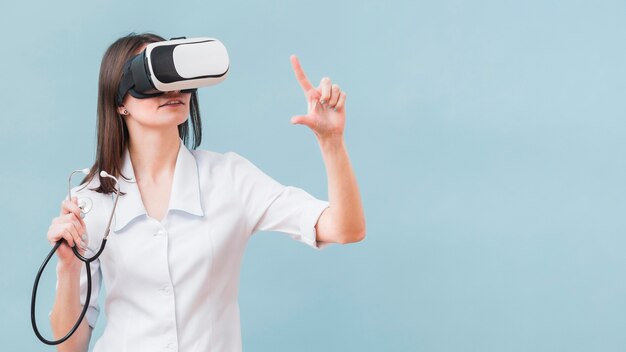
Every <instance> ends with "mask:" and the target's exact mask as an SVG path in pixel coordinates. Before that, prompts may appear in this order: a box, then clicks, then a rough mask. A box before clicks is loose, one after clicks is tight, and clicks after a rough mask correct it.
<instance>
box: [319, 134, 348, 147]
mask: <svg viewBox="0 0 626 352" xmlns="http://www.w3.org/2000/svg"><path fill="white" fill-rule="evenodd" d="M317 141H318V143H319V145H320V147H321V148H322V149H337V148H338V147H343V134H332V135H328V136H322V137H318V138H317Z"/></svg>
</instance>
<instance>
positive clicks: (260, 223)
mask: <svg viewBox="0 0 626 352" xmlns="http://www.w3.org/2000/svg"><path fill="white" fill-rule="evenodd" d="M225 155H226V156H227V157H228V159H229V162H230V167H231V172H232V182H233V187H234V188H235V191H236V192H238V193H239V196H240V198H241V201H242V202H243V206H244V208H245V213H246V220H247V222H248V224H249V226H250V229H251V230H250V235H252V234H254V233H255V232H257V231H277V232H282V233H284V234H287V235H289V236H290V237H291V238H293V239H294V240H296V241H299V242H302V243H304V244H307V245H309V246H311V247H313V248H315V249H322V248H324V247H327V246H328V245H330V244H331V243H329V242H319V241H317V233H316V231H315V225H316V224H317V220H318V219H319V217H320V215H322V212H323V211H324V210H325V209H326V208H328V202H327V201H324V200H319V199H316V198H315V197H313V196H312V195H310V194H309V193H307V192H306V191H304V190H303V189H300V188H297V187H290V186H284V185H282V184H280V183H278V182H277V181H275V180H274V179H272V178H271V177H269V176H268V175H266V174H265V173H264V172H263V171H261V170H260V169H259V168H257V167H256V166H255V165H254V164H252V163H251V162H250V161H248V160H247V159H245V158H244V157H242V156H240V155H238V154H236V153H233V152H229V153H226V154H225Z"/></svg>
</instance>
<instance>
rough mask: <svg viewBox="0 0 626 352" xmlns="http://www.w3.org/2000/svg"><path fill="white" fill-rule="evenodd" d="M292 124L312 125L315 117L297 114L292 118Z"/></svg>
mask: <svg viewBox="0 0 626 352" xmlns="http://www.w3.org/2000/svg"><path fill="white" fill-rule="evenodd" d="M291 124H293V125H306V126H309V127H311V126H312V125H313V119H312V118H311V117H310V116H309V115H296V116H294V117H292V118H291Z"/></svg>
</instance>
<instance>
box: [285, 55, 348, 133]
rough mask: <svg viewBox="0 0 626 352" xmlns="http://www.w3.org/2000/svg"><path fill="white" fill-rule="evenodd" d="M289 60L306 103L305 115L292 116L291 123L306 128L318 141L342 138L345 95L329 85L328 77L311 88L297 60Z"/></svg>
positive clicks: (292, 57)
mask: <svg viewBox="0 0 626 352" xmlns="http://www.w3.org/2000/svg"><path fill="white" fill-rule="evenodd" d="M290 60H291V66H292V67H293V71H294V73H295V75H296V79H297V80H298V82H299V83H300V86H301V87H302V90H303V91H304V96H305V98H306V100H307V103H308V108H307V114H306V115H296V116H293V117H292V118H291V123H292V124H297V125H306V126H308V127H309V128H310V129H311V130H313V132H314V133H315V135H316V136H317V138H318V139H324V138H327V137H342V136H343V130H344V127H345V125H346V109H345V104H346V93H345V92H342V91H341V90H340V89H339V85H337V84H331V81H330V78H328V77H324V78H322V80H321V82H320V85H319V86H318V87H317V88H315V87H313V85H312V84H311V82H310V81H309V79H308V78H307V76H306V74H304V71H303V70H302V66H300V62H299V61H298V58H297V57H296V56H295V55H291V57H290Z"/></svg>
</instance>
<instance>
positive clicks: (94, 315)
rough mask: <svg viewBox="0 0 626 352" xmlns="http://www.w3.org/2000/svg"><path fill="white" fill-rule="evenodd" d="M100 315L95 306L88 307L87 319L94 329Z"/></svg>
mask: <svg viewBox="0 0 626 352" xmlns="http://www.w3.org/2000/svg"><path fill="white" fill-rule="evenodd" d="M99 315H100V311H99V310H98V309H97V308H96V307H93V306H89V308H87V312H86V313H85V319H87V323H88V324H89V326H90V327H91V328H92V329H95V328H96V322H97V321H98V316H99Z"/></svg>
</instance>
